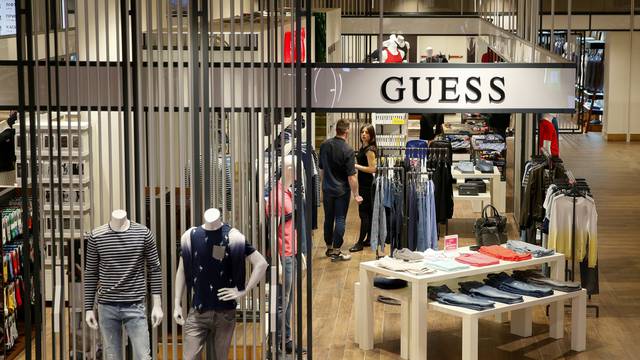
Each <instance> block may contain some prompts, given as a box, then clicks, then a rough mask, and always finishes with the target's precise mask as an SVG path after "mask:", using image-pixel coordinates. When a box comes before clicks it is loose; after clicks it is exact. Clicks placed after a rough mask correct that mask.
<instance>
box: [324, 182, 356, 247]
mask: <svg viewBox="0 0 640 360" xmlns="http://www.w3.org/2000/svg"><path fill="white" fill-rule="evenodd" d="M349 199H351V193H350V192H348V191H347V193H346V194H344V195H342V196H339V197H333V196H327V195H326V194H325V195H324V197H323V198H322V204H323V206H324V242H325V243H326V244H327V247H328V248H331V247H333V248H334V249H340V247H341V246H342V244H343V243H344V230H345V227H346V220H347V211H348V210H349ZM334 222H335V228H334Z"/></svg>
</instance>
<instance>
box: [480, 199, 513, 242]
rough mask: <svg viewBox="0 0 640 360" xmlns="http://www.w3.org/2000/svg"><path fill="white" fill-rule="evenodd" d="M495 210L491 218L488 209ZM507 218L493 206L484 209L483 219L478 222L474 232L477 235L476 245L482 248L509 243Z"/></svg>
mask: <svg viewBox="0 0 640 360" xmlns="http://www.w3.org/2000/svg"><path fill="white" fill-rule="evenodd" d="M489 208H491V209H492V210H493V215H492V216H489V215H488V213H487V209H489ZM506 229H507V218H506V217H505V216H502V215H500V213H499V212H498V210H497V209H496V208H495V207H494V206H493V205H487V206H485V207H484V209H482V217H481V218H480V219H477V220H476V223H475V224H474V226H473V231H474V233H475V235H476V243H477V244H478V245H480V246H490V245H500V244H504V243H506V242H507V231H506Z"/></svg>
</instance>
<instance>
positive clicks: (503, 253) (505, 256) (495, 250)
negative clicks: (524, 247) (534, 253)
mask: <svg viewBox="0 0 640 360" xmlns="http://www.w3.org/2000/svg"><path fill="white" fill-rule="evenodd" d="M478 252H480V253H482V254H485V255H489V256H493V257H494V258H496V259H501V260H506V261H522V260H529V259H531V254H530V253H526V254H518V253H516V252H514V251H512V250H509V249H506V248H504V247H502V246H500V245H491V246H482V247H480V250H478Z"/></svg>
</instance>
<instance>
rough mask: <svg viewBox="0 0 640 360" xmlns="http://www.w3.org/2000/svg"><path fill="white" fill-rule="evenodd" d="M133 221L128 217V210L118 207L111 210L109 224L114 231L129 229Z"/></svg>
mask: <svg viewBox="0 0 640 360" xmlns="http://www.w3.org/2000/svg"><path fill="white" fill-rule="evenodd" d="M130 224H131V222H130V221H129V220H128V219H127V212H126V211H124V210H122V209H116V210H113V212H111V220H110V221H109V226H110V227H111V229H112V230H113V231H127V230H129V225H130Z"/></svg>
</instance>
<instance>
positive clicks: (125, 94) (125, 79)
mask: <svg viewBox="0 0 640 360" xmlns="http://www.w3.org/2000/svg"><path fill="white" fill-rule="evenodd" d="M84 6H85V11H86V9H87V0H85V5H84ZM128 14H129V8H128V6H127V0H120V23H121V26H122V27H121V29H120V31H121V33H122V36H121V40H122V43H121V48H122V59H121V61H122V108H123V109H124V114H123V118H124V124H123V125H124V126H123V127H124V178H125V179H126V181H125V187H124V192H125V209H126V211H127V213H128V214H129V216H131V215H132V213H133V206H132V204H131V167H130V166H129V162H130V158H131V149H130V146H131V134H130V127H131V124H130V119H131V110H130V107H129V67H130V63H129V31H128V29H129V20H128V19H129V16H128ZM88 49H89V44H88V40H87V60H88V58H89V52H88Z"/></svg>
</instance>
